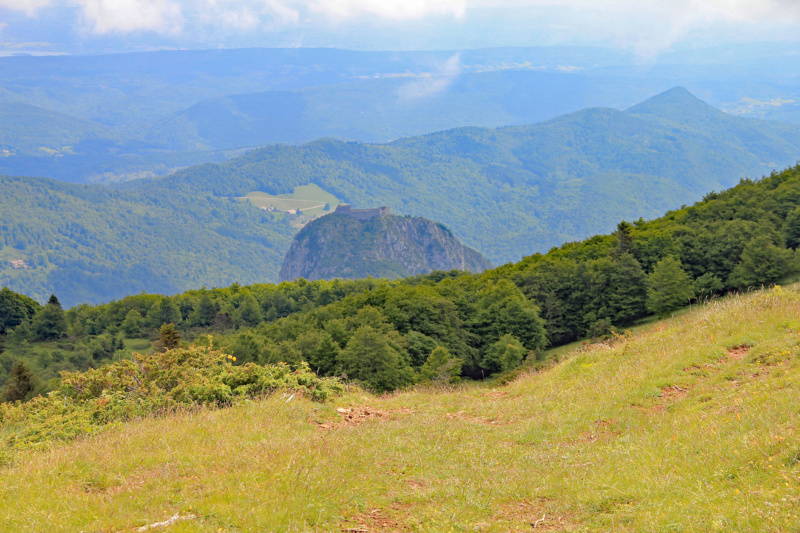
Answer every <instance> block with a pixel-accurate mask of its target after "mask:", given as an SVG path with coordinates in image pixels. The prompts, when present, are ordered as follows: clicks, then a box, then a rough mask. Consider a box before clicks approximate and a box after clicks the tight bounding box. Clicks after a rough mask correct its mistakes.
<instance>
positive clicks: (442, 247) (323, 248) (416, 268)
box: [280, 210, 491, 281]
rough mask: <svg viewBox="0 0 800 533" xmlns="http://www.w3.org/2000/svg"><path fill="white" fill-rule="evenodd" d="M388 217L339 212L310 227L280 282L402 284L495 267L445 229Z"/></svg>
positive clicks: (296, 242) (288, 257)
mask: <svg viewBox="0 0 800 533" xmlns="http://www.w3.org/2000/svg"><path fill="white" fill-rule="evenodd" d="M386 212H388V210H386V211H384V214H381V215H379V216H374V217H372V218H370V219H368V220H358V219H357V218H355V217H352V216H349V215H348V214H347V213H342V212H336V213H333V214H330V215H326V216H324V217H322V218H318V219H317V220H314V221H312V222H310V223H309V224H308V225H307V226H306V227H305V228H303V229H302V230H301V231H300V233H298V234H297V235H296V236H295V238H294V241H292V246H291V248H289V252H288V253H287V254H286V257H284V259H283V266H281V271H280V280H281V281H291V280H293V279H296V278H305V279H308V280H317V279H334V278H346V279H355V278H364V277H367V276H373V277H376V278H391V279H394V278H400V277H405V276H414V275H417V274H425V273H428V272H431V271H433V270H454V269H455V270H467V271H470V272H483V271H484V270H486V269H487V268H491V264H490V263H489V261H487V260H486V259H485V258H484V257H483V256H482V255H481V254H479V253H478V252H476V251H475V250H473V249H472V248H468V247H466V246H464V245H462V244H461V243H460V242H459V241H458V239H456V238H455V236H454V235H453V234H452V233H451V232H450V230H448V229H447V228H445V227H444V226H443V225H441V224H437V223H436V222H433V221H431V220H428V219H425V218H419V217H414V218H411V217H397V216H394V215H389V214H385V213H386Z"/></svg>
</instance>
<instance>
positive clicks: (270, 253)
mask: <svg viewBox="0 0 800 533" xmlns="http://www.w3.org/2000/svg"><path fill="white" fill-rule="evenodd" d="M798 159H800V125H793V124H787V123H779V122H766V121H759V120H753V119H744V118H740V117H733V116H730V115H727V114H725V113H723V112H721V111H719V110H717V109H714V108H713V107H711V106H709V105H707V104H705V103H703V102H702V101H700V100H698V99H697V98H695V97H694V96H692V95H691V94H690V93H689V92H688V91H686V90H685V89H681V88H675V89H672V90H669V91H667V92H665V93H662V94H660V95H658V96H656V97H653V98H651V99H649V100H647V101H645V102H643V103H641V104H638V105H636V106H634V107H632V108H630V109H628V110H627V111H617V110H615V109H610V108H593V109H586V110H584V111H580V112H577V113H572V114H569V115H565V116H561V117H558V118H556V119H553V120H550V121H547V122H543V123H540V124H536V125H532V126H514V127H504V128H497V129H488V128H458V129H454V130H448V131H443V132H440V133H435V134H430V135H424V136H419V137H410V138H404V139H400V140H398V141H395V142H392V143H388V144H361V143H355V142H344V141H338V140H332V139H323V140H319V141H314V142H312V143H309V144H306V145H302V146H270V147H266V148H261V149H258V150H253V151H250V152H248V153H246V154H244V155H241V156H238V157H236V158H234V159H232V160H230V161H227V162H225V163H221V164H204V165H200V166H195V167H191V168H188V169H185V170H182V171H180V172H177V173H175V174H174V175H171V176H168V177H166V178H160V179H143V180H136V181H132V182H127V183H122V184H119V185H115V186H113V187H111V188H103V187H99V186H85V185H70V184H65V183H58V182H54V181H50V180H43V179H35V180H34V179H30V178H3V181H2V187H3V192H4V194H3V195H2V196H0V231H1V232H2V233H1V234H0V235H2V239H0V244H2V247H0V264H1V265H2V266H0V285H8V286H9V287H10V288H12V289H13V290H18V291H20V292H24V293H26V294H30V295H32V296H35V297H36V298H39V299H41V300H45V299H46V298H47V297H48V296H49V294H50V293H51V292H55V293H56V294H57V295H58V296H59V297H61V299H62V302H64V303H65V305H74V304H77V303H80V302H82V301H89V302H98V301H107V300H109V299H112V298H118V297H121V296H124V295H126V294H135V293H138V292H140V291H141V290H148V291H151V292H152V291H157V292H162V293H175V292H179V291H182V290H186V289H189V288H198V287H201V286H203V285H206V286H214V285H217V286H219V285H223V284H229V283H232V282H233V281H238V282H240V283H253V282H264V281H276V280H277V279H278V270H279V267H280V264H281V260H282V258H283V256H284V254H285V253H286V251H287V250H288V249H289V244H290V242H291V238H292V235H294V234H295V233H296V229H295V228H293V227H292V226H291V225H290V222H292V221H293V220H296V219H291V218H290V217H291V216H290V215H286V214H282V213H270V212H266V211H263V210H260V209H257V208H256V207H254V206H252V205H250V204H246V203H242V202H241V201H240V200H237V199H236V198H238V197H243V196H245V195H247V194H248V193H251V192H256V191H261V192H264V193H269V194H273V195H278V194H282V193H290V192H292V190H293V189H294V188H295V187H297V186H300V185H308V184H315V185H317V186H319V187H321V188H322V189H323V190H324V191H327V192H328V193H332V194H333V195H334V196H335V197H336V198H338V199H339V200H341V201H344V202H348V203H350V204H353V205H357V206H368V205H388V206H390V207H391V208H392V210H393V212H395V213H397V214H399V215H411V216H419V217H425V218H428V219H431V220H434V221H436V222H439V223H442V224H444V225H446V227H448V228H449V229H450V230H452V233H453V234H454V235H455V236H456V237H457V238H458V239H460V240H461V241H462V242H464V243H465V244H466V245H468V246H470V247H472V248H474V249H476V250H479V251H480V252H481V253H483V254H484V255H485V256H486V257H487V258H488V259H489V260H490V261H492V262H493V263H495V264H501V263H503V262H507V261H511V260H515V259H519V258H520V257H522V256H524V255H528V254H531V253H534V252H539V251H545V250H547V249H548V248H550V247H553V246H556V245H559V244H561V243H563V242H568V241H574V240H578V239H582V238H584V237H587V236H590V235H594V234H597V233H601V232H607V231H610V230H612V229H613V228H614V227H615V226H616V224H617V223H618V222H619V221H620V220H622V219H626V220H629V221H633V220H636V219H638V218H640V217H644V218H652V217H655V216H658V215H661V214H663V212H664V211H667V210H669V209H673V208H675V207H677V206H680V205H681V204H688V203H691V202H694V201H696V200H698V199H699V198H700V197H701V196H702V195H704V194H706V193H707V192H709V191H712V190H719V189H723V188H727V187H730V186H732V185H734V184H735V183H736V182H737V181H738V180H739V179H740V178H742V177H745V176H751V177H759V176H761V175H762V174H765V173H769V172H771V171H772V170H773V169H776V168H777V169H780V168H783V167H786V166H789V165H791V164H794V163H795V162H796V161H797V160H798ZM20 260H22V261H25V262H26V265H28V266H27V267H25V268H14V267H13V266H12V261H20ZM16 264H17V265H19V263H16Z"/></svg>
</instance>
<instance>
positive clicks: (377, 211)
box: [334, 204, 391, 222]
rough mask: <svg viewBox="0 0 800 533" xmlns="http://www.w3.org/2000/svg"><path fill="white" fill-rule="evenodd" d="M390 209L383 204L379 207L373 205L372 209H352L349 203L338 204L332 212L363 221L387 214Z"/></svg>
mask: <svg viewBox="0 0 800 533" xmlns="http://www.w3.org/2000/svg"><path fill="white" fill-rule="evenodd" d="M390 211H391V210H390V209H389V208H388V207H386V206H385V205H384V206H381V207H375V208H373V209H353V208H351V207H350V204H339V205H338V206H337V207H336V211H334V213H335V214H337V215H344V216H347V217H350V218H352V219H355V220H359V221H362V222H363V221H366V220H372V219H373V218H375V217H385V216H387V215H389V213H390Z"/></svg>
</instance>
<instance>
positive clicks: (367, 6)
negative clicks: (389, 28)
mask: <svg viewBox="0 0 800 533" xmlns="http://www.w3.org/2000/svg"><path fill="white" fill-rule="evenodd" d="M302 3H307V4H308V7H309V8H310V10H311V11H312V12H319V13H323V14H325V15H327V16H329V17H331V18H333V19H337V20H343V19H350V18H355V17H360V16H364V15H369V16H375V17H378V18H380V19H386V20H398V21H404V20H418V19H422V18H426V17H430V16H452V17H461V16H463V15H464V12H465V10H466V0H309V1H307V2H302Z"/></svg>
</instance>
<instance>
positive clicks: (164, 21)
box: [0, 0, 800, 57]
mask: <svg viewBox="0 0 800 533" xmlns="http://www.w3.org/2000/svg"><path fill="white" fill-rule="evenodd" d="M798 24H800V0H650V1H648V0H617V1H601V0H565V1H560V2H554V1H552V0H509V1H503V0H435V1H429V0H0V50H1V49H5V50H6V51H8V50H13V49H16V50H20V51H35V50H42V51H103V50H107V51H112V50H135V49H151V48H163V47H178V48H184V47H185V48H214V47H237V46H336V47H343V48H354V49H408V50H411V49H426V48H428V49H432V48H438V49H462V48H476V47H484V46H537V45H552V44H578V45H585V44H596V45H604V46H615V47H620V48H623V49H628V50H630V51H633V52H635V53H636V54H638V55H640V56H642V57H651V56H655V55H657V54H658V53H660V52H662V51H666V50H669V49H671V48H675V47H681V46H683V47H686V46H708V45H712V44H717V43H729V42H754V41H776V40H777V41H781V40H797V39H798V38H799V37H798V33H800V32H798V31H797V28H798Z"/></svg>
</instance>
